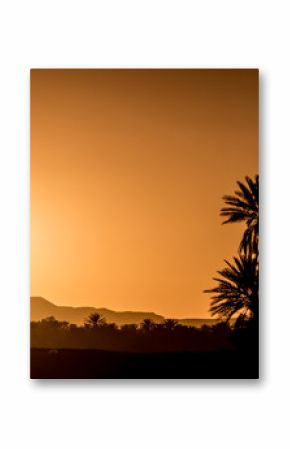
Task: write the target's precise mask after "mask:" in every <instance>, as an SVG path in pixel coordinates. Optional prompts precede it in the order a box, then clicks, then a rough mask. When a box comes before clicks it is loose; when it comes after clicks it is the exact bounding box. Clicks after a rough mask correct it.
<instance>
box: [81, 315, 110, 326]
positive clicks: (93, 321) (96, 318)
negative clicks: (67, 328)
mask: <svg viewBox="0 0 290 449" xmlns="http://www.w3.org/2000/svg"><path fill="white" fill-rule="evenodd" d="M105 323H106V320H105V318H103V317H102V316H101V315H100V314H99V313H91V314H90V315H89V316H88V318H87V319H86V321H85V325H86V326H87V327H92V328H96V327H100V326H103V325H104V324H105Z"/></svg>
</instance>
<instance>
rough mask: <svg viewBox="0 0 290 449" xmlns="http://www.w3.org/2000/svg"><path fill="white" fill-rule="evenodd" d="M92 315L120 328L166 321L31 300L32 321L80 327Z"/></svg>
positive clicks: (194, 321) (190, 322) (188, 321)
mask: <svg viewBox="0 0 290 449" xmlns="http://www.w3.org/2000/svg"><path fill="white" fill-rule="evenodd" d="M91 313H99V314H100V315H101V316H102V317H104V318H105V319H106V320H107V322H108V323H116V324H117V325H118V326H121V325H123V324H133V323H134V324H140V323H141V322H142V321H143V320H145V319H146V318H149V319H151V320H153V321H155V323H160V322H161V321H163V320H164V317H163V316H162V315H157V314H156V313H153V312H131V311H128V312H116V311H114V310H109V309H106V308H96V307H70V306H57V305H55V304H53V303H52V302H50V301H48V300H47V299H44V298H41V297H38V296H33V297H31V298H30V320H31V321H40V320H42V319H43V318H47V317H49V316H53V317H54V318H56V319H57V320H60V321H68V322H70V323H73V324H78V325H80V324H83V323H84V320H85V319H86V318H87V317H88V316H89V315H90V314H91ZM178 321H179V323H181V324H184V325H186V326H195V327H201V326H203V325H204V324H206V325H208V326H212V325H213V324H216V323H217V322H218V320H214V319H210V318H209V319H206V318H205V319H202V318H185V319H180V320H178Z"/></svg>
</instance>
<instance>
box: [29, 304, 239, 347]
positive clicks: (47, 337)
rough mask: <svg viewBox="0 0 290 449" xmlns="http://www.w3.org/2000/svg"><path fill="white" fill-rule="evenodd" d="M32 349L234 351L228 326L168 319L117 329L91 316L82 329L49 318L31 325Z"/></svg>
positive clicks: (93, 314) (231, 333) (99, 318)
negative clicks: (185, 323) (182, 323)
mask: <svg viewBox="0 0 290 449" xmlns="http://www.w3.org/2000/svg"><path fill="white" fill-rule="evenodd" d="M31 345H32V347H35V348H36V347H38V348H86V349H105V350H118V351H136V352H164V351H165V352H166V351H214V350H232V349H233V348H234V339H233V329H232V328H231V326H230V325H229V324H228V323H218V324H215V325H214V326H207V325H204V326H202V327H201V328H196V327H189V326H185V325H181V324H179V323H178V321H177V320H174V319H165V320H164V321H163V322H162V323H155V322H154V321H152V320H151V319H145V320H144V321H143V322H142V323H141V324H140V325H136V324H125V325H123V326H120V327H118V326H116V324H115V323H107V322H106V320H105V319H104V318H103V317H101V316H100V315H99V314H98V313H92V314H91V315H90V316H89V317H88V318H87V319H86V320H85V322H84V325H83V326H77V325H75V324H70V323H68V322H67V321H58V320H56V319H55V318H54V317H48V318H45V319H43V320H41V321H38V322H31Z"/></svg>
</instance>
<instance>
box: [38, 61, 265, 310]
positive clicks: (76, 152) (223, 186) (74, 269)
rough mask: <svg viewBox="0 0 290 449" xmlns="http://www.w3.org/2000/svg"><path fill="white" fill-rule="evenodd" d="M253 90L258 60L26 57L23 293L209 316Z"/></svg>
mask: <svg viewBox="0 0 290 449" xmlns="http://www.w3.org/2000/svg"><path fill="white" fill-rule="evenodd" d="M258 90H259V89H258V71H257V70H189V69H187V70H43V69H41V70H32V71H31V296H42V297H44V298H46V299H47V300H49V301H51V302H53V303H55V304H58V305H72V306H95V307H106V308H108V309H113V310H119V311H121V310H134V311H135V310H136V311H138V310H143V311H152V312H155V313H157V314H161V315H164V316H167V317H179V318H185V317H197V318H199V317H205V318H207V317H209V316H210V315H209V314H208V308H209V301H210V298H209V295H206V294H204V293H203V290H204V289H206V288H210V287H211V286H212V285H213V281H212V277H213V276H214V275H215V274H216V271H217V270H218V269H220V268H222V267H223V259H225V258H231V257H232V256H233V255H235V254H236V251H237V247H238V244H239V240H240V235H241V230H242V226H239V225H227V226H222V225H221V222H222V219H221V217H220V216H219V210H220V208H221V207H222V206H223V202H222V196H223V195H224V194H231V193H233V192H234V190H235V189H236V184H235V183H236V181H237V180H243V179H244V177H245V175H249V176H253V175H255V174H256V173H258Z"/></svg>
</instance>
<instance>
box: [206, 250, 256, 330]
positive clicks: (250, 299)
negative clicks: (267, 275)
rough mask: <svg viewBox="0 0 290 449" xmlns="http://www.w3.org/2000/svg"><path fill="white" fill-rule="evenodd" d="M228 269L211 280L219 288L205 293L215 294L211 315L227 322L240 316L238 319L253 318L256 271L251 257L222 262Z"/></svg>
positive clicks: (254, 262)
mask: <svg viewBox="0 0 290 449" xmlns="http://www.w3.org/2000/svg"><path fill="white" fill-rule="evenodd" d="M225 263H226V264H227V267H226V268H224V269H223V270H221V271H218V274H219V275H220V277H218V278H214V280H215V281H217V283H218V285H217V287H215V288H212V289H211V290H205V293H214V294H215V296H213V297H212V302H211V306H210V312H211V313H212V315H218V316H219V317H220V318H225V320H226V321H229V320H230V319H231V318H232V317H233V316H235V315H237V314H239V315H240V318H241V317H243V318H244V319H246V320H248V319H253V318H256V317H257V313H258V295H259V292H258V277H259V270H258V264H257V260H256V258H255V257H253V256H252V254H240V255H239V256H238V257H234V262H232V263H230V262H228V261H227V260H225Z"/></svg>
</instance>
